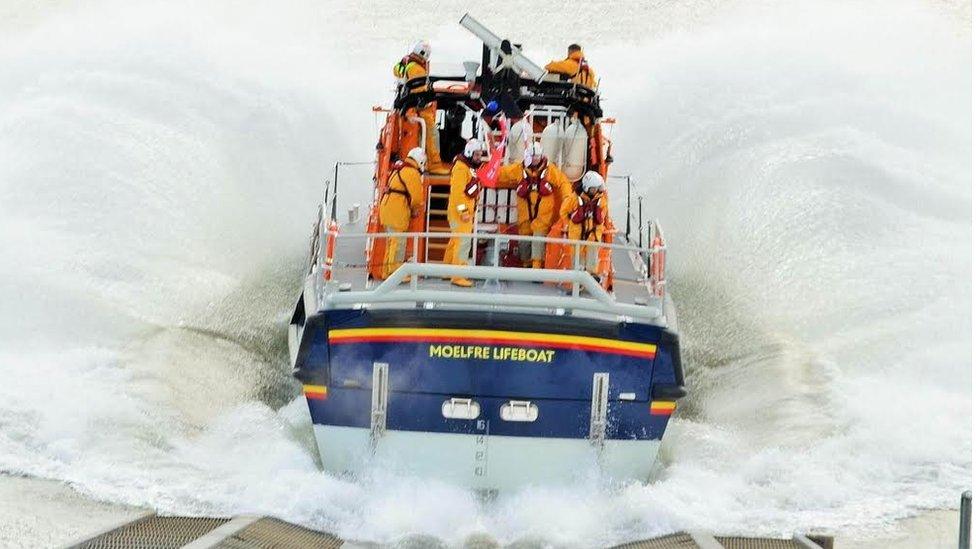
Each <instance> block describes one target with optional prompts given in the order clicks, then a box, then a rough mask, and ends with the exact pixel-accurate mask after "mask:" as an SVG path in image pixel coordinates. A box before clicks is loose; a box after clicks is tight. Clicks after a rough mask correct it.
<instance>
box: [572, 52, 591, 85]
mask: <svg viewBox="0 0 976 549" xmlns="http://www.w3.org/2000/svg"><path fill="white" fill-rule="evenodd" d="M590 78H591V76H590V65H589V63H587V62H586V58H585V57H580V60H579V68H578V69H577V70H576V74H574V75H573V77H572V80H574V81H576V82H579V83H580V84H583V85H584V86H585V85H586V82H589V81H590Z"/></svg>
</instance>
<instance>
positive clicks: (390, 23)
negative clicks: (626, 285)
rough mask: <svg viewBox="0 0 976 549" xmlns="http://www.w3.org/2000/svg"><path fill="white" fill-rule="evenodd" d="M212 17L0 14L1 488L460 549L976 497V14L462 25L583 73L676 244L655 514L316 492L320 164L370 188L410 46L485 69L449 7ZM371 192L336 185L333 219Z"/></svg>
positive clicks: (162, 11)
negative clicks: (310, 323)
mask: <svg viewBox="0 0 976 549" xmlns="http://www.w3.org/2000/svg"><path fill="white" fill-rule="evenodd" d="M200 4H203V3H198V2H190V1H184V0H177V1H172V2H160V3H147V2H130V1H125V2H122V1H102V0H98V1H94V2H74V1H56V2H44V3H37V2H21V1H11V0H8V1H6V2H2V3H0V251H2V253H0V473H6V474H12V475H23V476H27V477H37V478H44V479H52V480H56V481H61V482H64V483H67V484H68V485H69V486H71V487H72V488H73V489H74V490H75V491H76V492H78V493H79V494H80V495H81V496H83V497H85V498H88V499H93V500H97V501H100V502H108V503H117V504H123V505H134V506H149V507H153V508H156V509H159V510H160V511H161V512H165V513H180V514H207V513H216V514H241V513H260V514H270V515H275V516H279V517H282V518H284V519H287V520H290V521H295V522H300V523H302V524H305V525H308V526H311V527H315V528H320V529H326V530H330V531H334V532H336V533H338V534H340V535H343V536H347V537H350V538H353V539H359V540H368V541H379V542H389V543H394V542H397V541H402V540H404V539H428V540H434V539H436V540H440V541H441V542H443V543H446V544H449V545H455V544H461V543H463V542H464V541H465V540H468V539H472V538H477V539H491V540H496V541H498V542H500V543H511V542H517V541H520V542H524V543H527V544H529V545H538V546H574V545H579V546H600V545H607V544H612V543H620V542H623V541H627V540H632V539H637V538H642V537H648V536H652V535H658V534H663V533H667V532H671V531H674V530H679V529H691V528H696V529H705V530H711V531H720V532H723V533H756V534H758V533H762V534H773V535H776V534H779V535H785V534H792V533H793V532H794V531H796V530H813V529H819V530H824V531H833V532H845V533H847V534H848V535H853V536H861V537H864V538H871V537H878V536H883V535H885V532H887V531H889V530H890V529H891V528H893V525H894V524H895V523H896V521H898V520H899V519H902V518H905V517H910V516H914V515H917V514H919V513H921V512H922V511H923V510H926V509H949V508H952V507H954V506H955V505H957V499H958V496H959V493H960V492H961V491H962V490H963V489H965V488H966V487H967V486H968V485H970V483H971V479H972V463H971V458H970V456H971V452H972V393H971V376H972V373H971V364H972V356H971V335H970V334H971V328H972V318H971V308H970V303H971V293H972V287H971V274H972V273H971V261H972V257H971V244H972V243H971V228H972V216H971V200H972V196H971V193H972V189H971V177H972V159H971V155H970V153H971V146H972V139H971V126H972V112H971V91H972V90H971V74H972V68H971V66H972V59H971V49H970V44H971V24H970V17H971V15H970V14H971V7H970V5H969V4H968V3H955V2H942V1H902V0H898V1H884V2H880V1H878V2H856V3H855V2H816V3H812V2H803V1H798V0H797V1H794V0H788V1H784V2H763V1H747V0H740V1H723V2H720V1H708V0H699V1H688V2H642V3H637V2H634V3H628V2H611V1H592V2H587V3H584V4H579V5H574V6H572V7H567V6H566V5H564V3H563V2H556V1H553V0H544V1H540V2H532V3H525V2H520V3H514V2H496V3H493V4H491V5H490V6H489V5H485V6H484V7H481V8H479V9H477V10H474V11H473V12H472V13H473V15H475V16H476V17H478V18H479V19H481V20H483V22H485V23H486V24H487V25H488V26H489V27H492V28H494V29H498V32H499V33H502V34H506V35H507V36H509V37H510V38H512V39H513V40H515V41H518V42H522V43H524V44H525V51H526V53H527V54H528V55H529V56H530V57H531V58H533V59H536V60H537V61H538V62H540V63H544V62H546V61H548V60H549V59H551V58H558V57H559V56H560V55H561V54H562V53H563V52H564V48H565V45H566V43H568V42H569V41H578V42H581V43H582V44H583V45H584V47H585V49H586V51H587V58H588V60H589V61H590V63H591V65H592V66H593V67H594V69H595V70H596V71H597V72H598V74H599V75H600V77H601V79H602V80H601V91H602V94H603V97H604V108H605V110H606V111H607V114H608V115H609V116H613V117H615V118H616V119H617V120H618V123H617V124H616V126H615V129H614V130H613V134H612V136H611V137H612V139H613V143H614V157H615V159H616V162H615V164H614V168H613V169H614V173H616V174H632V176H633V178H634V181H635V182H636V183H637V186H638V189H639V192H640V193H641V194H642V195H643V196H644V197H645V198H644V205H645V212H648V211H649V212H651V214H652V215H653V216H655V217H657V218H659V219H660V220H661V223H662V225H663V227H664V230H665V233H666V235H667V237H668V245H669V265H668V269H669V273H668V278H669V284H670V288H671V291H672V292H673V295H674V299H675V302H676V305H677V309H678V315H679V319H680V322H681V325H680V328H681V335H682V344H683V350H684V353H685V368H686V373H687V379H688V386H689V391H690V396H689V397H688V398H687V399H685V400H683V401H682V402H681V404H680V406H679V409H678V412H677V414H676V416H675V418H674V420H673V421H672V423H671V426H670V427H669V431H668V433H667V435H666V437H665V440H664V445H663V449H662V454H661V456H660V459H661V464H660V467H659V468H658V470H657V471H656V473H655V476H654V478H653V479H652V480H651V481H650V482H649V483H648V484H633V485H626V486H620V485H615V484H613V483H610V482H609V481H608V480H607V479H604V478H601V477H600V475H599V474H597V472H595V471H594V472H590V473H592V474H589V475H583V476H584V477H586V480H584V481H582V482H580V483H578V484H576V485H573V486H562V487H548V488H526V489H525V490H522V491H520V492H517V493H509V494H501V495H500V496H499V497H498V498H496V499H494V500H491V501H485V500H483V499H481V498H479V497H477V496H476V495H475V494H473V493H471V492H468V491H466V490H463V489H460V488H457V487H454V486H450V485H447V484H443V483H439V482H437V481H436V480H431V479H421V478H403V477H397V476H395V475H391V474H390V473H389V472H387V471H383V470H376V471H373V472H372V474H371V475H370V476H369V477H368V478H364V479H360V480H358V481H350V480H344V479H339V478H335V477H332V476H330V475H328V474H326V473H323V472H321V471H320V470H319V468H318V465H317V457H316V455H315V451H314V449H313V448H314V447H313V442H312V440H311V433H310V426H309V419H308V413H307V411H306V409H305V405H304V402H302V400H301V399H297V400H296V397H297V396H298V388H297V386H296V385H295V383H294V382H293V381H292V380H291V378H290V375H289V366H288V364H287V351H286V344H285V326H286V323H287V320H288V318H289V316H290V313H291V308H292V306H293V304H294V301H295V300H296V299H297V297H298V292H299V289H300V282H301V271H302V268H303V266H304V256H305V250H306V247H307V241H308V240H307V239H308V235H309V232H310V230H311V226H312V223H313V222H314V217H315V214H316V203H317V201H319V200H321V198H322V195H323V192H324V181H325V179H326V178H329V177H330V176H331V169H332V165H333V163H334V162H336V161H337V160H343V161H361V160H369V159H370V158H371V155H372V151H373V145H374V143H375V139H376V132H377V130H378V127H379V120H377V119H376V118H375V117H374V115H373V113H372V112H371V111H370V107H372V106H373V105H388V104H389V103H390V101H391V98H392V92H393V88H394V83H393V81H392V78H391V74H390V67H391V66H392V64H393V63H394V62H395V61H396V60H398V59H399V58H400V57H401V56H402V55H403V52H404V51H405V49H406V48H408V47H409V46H410V45H411V44H412V43H413V41H415V40H416V39H418V38H421V37H425V38H429V39H430V40H431V42H432V44H433V55H434V61H435V68H436V67H437V66H438V63H443V67H445V69H444V70H448V67H449V66H451V64H452V63H453V62H456V61H461V60H466V59H477V58H478V57H479V55H480V53H479V52H480V49H479V44H478V43H477V42H476V41H475V39H473V38H472V37H470V36H468V35H466V33H465V31H463V29H460V28H459V27H458V26H457V25H456V21H457V20H458V19H459V18H460V16H461V15H462V14H463V13H464V12H465V11H466V9H467V7H466V6H468V5H469V4H468V3H465V2H460V1H433V2H413V3H411V4H410V6H411V8H410V9H406V10H405V9H404V7H403V6H404V5H403V4H401V3H399V2H393V1H391V0H384V1H383V2H379V3H373V4H372V5H370V6H365V5H357V4H353V3H348V4H347V3H344V2H336V1H325V2H320V1H294V2H287V3H281V2H264V1H256V2H253V3H247V4H245V3H239V2H231V1H224V0H218V1H215V2H208V3H206V4H205V5H200ZM357 170H358V171H357ZM369 189H370V174H369V173H368V172H367V171H363V170H361V169H358V168H349V169H348V170H347V171H346V172H344V173H343V176H342V187H341V189H340V199H341V201H345V202H347V203H352V202H357V201H358V202H361V203H364V204H365V203H366V201H367V198H368V196H369V194H370V190H369ZM611 193H617V194H616V196H617V197H621V196H623V188H613V187H611ZM615 206H616V207H615V211H616V213H617V215H618V216H622V213H623V210H622V202H621V201H620V200H619V198H618V200H617V203H615ZM621 218H622V217H621ZM24 543H25V546H30V545H33V544H32V543H31V541H30V540H29V539H28V540H25V542H24Z"/></svg>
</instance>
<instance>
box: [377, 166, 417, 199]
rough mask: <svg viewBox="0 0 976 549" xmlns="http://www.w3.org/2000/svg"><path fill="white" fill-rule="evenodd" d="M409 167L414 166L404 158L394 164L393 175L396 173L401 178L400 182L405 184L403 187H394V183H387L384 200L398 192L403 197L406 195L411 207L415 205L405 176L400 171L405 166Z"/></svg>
mask: <svg viewBox="0 0 976 549" xmlns="http://www.w3.org/2000/svg"><path fill="white" fill-rule="evenodd" d="M408 167H410V168H412V167H413V166H411V165H410V164H406V163H405V162H403V161H402V160H397V161H396V163H395V164H393V169H394V170H395V171H394V172H393V175H395V176H396V178H397V179H399V180H400V184H401V185H403V188H400V189H394V188H393V186H392V185H387V186H386V191H385V192H384V193H383V200H384V201H385V200H386V197H387V196H388V195H391V194H398V195H401V196H403V197H406V199H407V206H408V207H411V208H412V207H413V197H411V196H410V190H409V189H408V188H407V184H406V183H405V182H404V181H403V176H401V175H400V172H402V171H403V170H404V169H405V168H408Z"/></svg>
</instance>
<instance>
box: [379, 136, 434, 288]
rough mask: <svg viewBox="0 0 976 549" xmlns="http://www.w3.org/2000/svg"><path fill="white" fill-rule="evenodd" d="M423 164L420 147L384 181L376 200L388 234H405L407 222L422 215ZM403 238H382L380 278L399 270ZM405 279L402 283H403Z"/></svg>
mask: <svg viewBox="0 0 976 549" xmlns="http://www.w3.org/2000/svg"><path fill="white" fill-rule="evenodd" d="M426 163H427V155H426V154H425V153H424V150H423V149H421V148H420V147H415V148H413V149H411V150H410V152H409V153H408V154H407V159H406V160H404V161H403V162H402V163H399V165H397V166H396V167H395V169H394V170H393V173H392V174H390V178H389V179H388V180H387V182H386V191H385V192H384V193H383V198H382V199H381V201H380V223H381V224H382V225H383V227H384V228H385V229H386V232H388V233H405V232H407V231H408V230H409V228H410V219H411V218H414V217H419V216H420V215H422V214H423V208H424V188H423V183H422V181H423V180H422V176H421V174H422V173H423V171H424V167H425V164H426ZM406 240H407V239H406V237H389V238H387V239H386V252H385V254H384V255H383V278H384V279H386V278H387V277H389V276H390V274H391V273H393V271H395V270H397V269H398V268H400V265H402V264H403V258H404V255H405V254H406ZM407 280H409V277H408V278H407V279H406V280H404V282H406V281H407Z"/></svg>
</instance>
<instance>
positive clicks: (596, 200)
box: [569, 193, 604, 240]
mask: <svg viewBox="0 0 976 549" xmlns="http://www.w3.org/2000/svg"><path fill="white" fill-rule="evenodd" d="M602 199H603V194H602V193H601V194H598V195H596V196H594V197H593V198H590V199H589V200H583V196H582V195H577V196H576V201H577V205H576V209H575V210H573V211H572V212H570V214H569V220H570V221H572V222H573V223H575V224H577V225H582V227H581V229H582V233H581V234H580V240H589V239H590V237H591V236H593V233H595V232H596V228H597V227H599V226H600V225H603V221H604V219H603V208H601V207H600V200H602Z"/></svg>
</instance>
